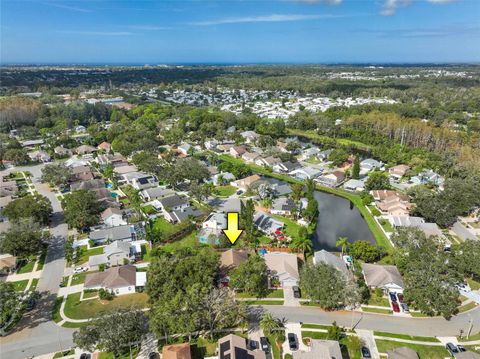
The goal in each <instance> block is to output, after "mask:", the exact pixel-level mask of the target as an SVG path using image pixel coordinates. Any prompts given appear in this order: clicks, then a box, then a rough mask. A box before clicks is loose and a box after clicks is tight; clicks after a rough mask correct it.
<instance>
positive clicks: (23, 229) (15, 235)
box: [0, 219, 44, 258]
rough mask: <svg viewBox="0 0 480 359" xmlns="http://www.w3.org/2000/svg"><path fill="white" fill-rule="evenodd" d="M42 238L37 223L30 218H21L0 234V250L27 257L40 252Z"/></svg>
mask: <svg viewBox="0 0 480 359" xmlns="http://www.w3.org/2000/svg"><path fill="white" fill-rule="evenodd" d="M43 240H44V235H43V233H42V231H41V229H40V226H39V225H38V223H35V222H34V221H33V220H31V219H27V220H21V221H19V222H16V223H15V225H13V226H12V227H10V229H8V230H7V231H6V232H4V233H2V234H1V235H0V252H1V253H10V254H11V255H14V256H17V257H20V258H27V257H29V256H31V255H35V254H38V253H39V252H40V250H41V249H42V247H43Z"/></svg>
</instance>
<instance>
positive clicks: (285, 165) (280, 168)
mask: <svg viewBox="0 0 480 359" xmlns="http://www.w3.org/2000/svg"><path fill="white" fill-rule="evenodd" d="M300 167H301V165H300V163H298V162H290V161H287V162H279V163H277V164H275V165H273V167H272V168H273V172H276V173H290V172H292V171H294V170H296V169H297V168H300Z"/></svg>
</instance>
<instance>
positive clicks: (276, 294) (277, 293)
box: [235, 289, 283, 298]
mask: <svg viewBox="0 0 480 359" xmlns="http://www.w3.org/2000/svg"><path fill="white" fill-rule="evenodd" d="M235 296H236V297H237V298H255V296H252V295H251V294H248V293H244V292H237V293H235ZM265 298H283V289H275V290H270V291H269V293H268V294H267V295H266V296H265Z"/></svg>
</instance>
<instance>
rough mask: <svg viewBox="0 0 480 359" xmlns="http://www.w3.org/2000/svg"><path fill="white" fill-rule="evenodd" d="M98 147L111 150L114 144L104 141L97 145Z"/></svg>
mask: <svg viewBox="0 0 480 359" xmlns="http://www.w3.org/2000/svg"><path fill="white" fill-rule="evenodd" d="M97 148H98V149H99V150H101V151H105V152H110V150H111V149H112V145H111V144H110V143H108V142H107V141H103V142H102V143H101V144H99V145H98V146H97Z"/></svg>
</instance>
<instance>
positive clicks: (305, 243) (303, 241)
mask: <svg viewBox="0 0 480 359" xmlns="http://www.w3.org/2000/svg"><path fill="white" fill-rule="evenodd" d="M292 248H295V249H299V250H301V251H302V252H303V255H304V256H305V257H306V253H309V252H310V251H311V250H312V241H311V240H310V238H308V236H301V237H297V238H295V239H294V240H293V242H292Z"/></svg>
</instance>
